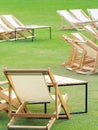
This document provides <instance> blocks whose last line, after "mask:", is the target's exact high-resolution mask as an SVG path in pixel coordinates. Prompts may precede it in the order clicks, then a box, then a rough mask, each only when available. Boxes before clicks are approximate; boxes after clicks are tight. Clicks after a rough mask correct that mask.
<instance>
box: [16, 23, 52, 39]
mask: <svg viewBox="0 0 98 130" xmlns="http://www.w3.org/2000/svg"><path fill="white" fill-rule="evenodd" d="M45 28H48V29H49V38H50V40H51V26H39V25H27V26H20V27H17V28H15V40H16V39H17V31H18V30H20V29H24V30H32V41H33V40H34V30H35V29H45Z"/></svg>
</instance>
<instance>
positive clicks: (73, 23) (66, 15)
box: [57, 10, 83, 30]
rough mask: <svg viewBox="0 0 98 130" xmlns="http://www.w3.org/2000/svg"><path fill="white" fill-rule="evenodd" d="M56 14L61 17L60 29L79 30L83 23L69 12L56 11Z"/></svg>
mask: <svg viewBox="0 0 98 130" xmlns="http://www.w3.org/2000/svg"><path fill="white" fill-rule="evenodd" d="M57 13H58V14H59V15H60V16H61V19H62V21H61V29H72V28H75V29H76V30H81V28H82V25H83V22H81V21H80V20H78V19H76V18H75V17H74V16H73V15H72V14H71V13H70V12H69V11H67V10H57ZM64 21H66V22H67V23H68V25H64Z"/></svg>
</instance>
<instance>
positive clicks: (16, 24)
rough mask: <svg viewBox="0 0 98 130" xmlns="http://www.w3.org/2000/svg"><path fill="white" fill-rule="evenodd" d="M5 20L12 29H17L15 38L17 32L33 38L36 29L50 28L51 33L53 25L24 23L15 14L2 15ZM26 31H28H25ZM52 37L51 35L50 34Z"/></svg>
mask: <svg viewBox="0 0 98 130" xmlns="http://www.w3.org/2000/svg"><path fill="white" fill-rule="evenodd" d="M1 17H2V19H3V21H4V22H5V23H6V24H7V25H8V26H9V27H10V28H12V29H14V30H15V39H16V34H17V33H18V34H20V35H21V36H22V37H24V38H31V37H32V39H33V38H34V37H35V34H34V30H35V29H45V28H49V30H50V35H51V27H50V26H40V25H24V24H23V23H22V22H21V21H19V20H18V19H17V18H16V17H15V16H13V15H2V16H1ZM25 32H28V34H27V33H25ZM50 39H51V36H50Z"/></svg>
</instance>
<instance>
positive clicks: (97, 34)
mask: <svg viewBox="0 0 98 130" xmlns="http://www.w3.org/2000/svg"><path fill="white" fill-rule="evenodd" d="M84 29H85V30H86V31H87V32H88V33H89V34H91V40H92V41H94V43H96V42H97V40H98V30H97V29H96V28H95V27H93V26H91V25H85V26H84Z"/></svg>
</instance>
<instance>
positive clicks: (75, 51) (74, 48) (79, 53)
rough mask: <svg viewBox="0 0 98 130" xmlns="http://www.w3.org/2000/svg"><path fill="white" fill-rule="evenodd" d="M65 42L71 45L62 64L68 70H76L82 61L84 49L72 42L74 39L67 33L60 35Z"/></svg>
mask: <svg viewBox="0 0 98 130" xmlns="http://www.w3.org/2000/svg"><path fill="white" fill-rule="evenodd" d="M62 38H63V40H64V41H65V42H67V43H68V44H70V45H71V51H70V55H69V58H68V61H67V62H64V63H63V64H62V65H63V66H64V67H65V68H66V69H68V70H76V69H78V68H80V67H81V64H82V63H83V58H84V55H85V50H84V48H83V47H81V45H80V44H77V43H75V42H74V40H73V39H72V38H70V37H68V36H67V35H65V34H64V35H62Z"/></svg>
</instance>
